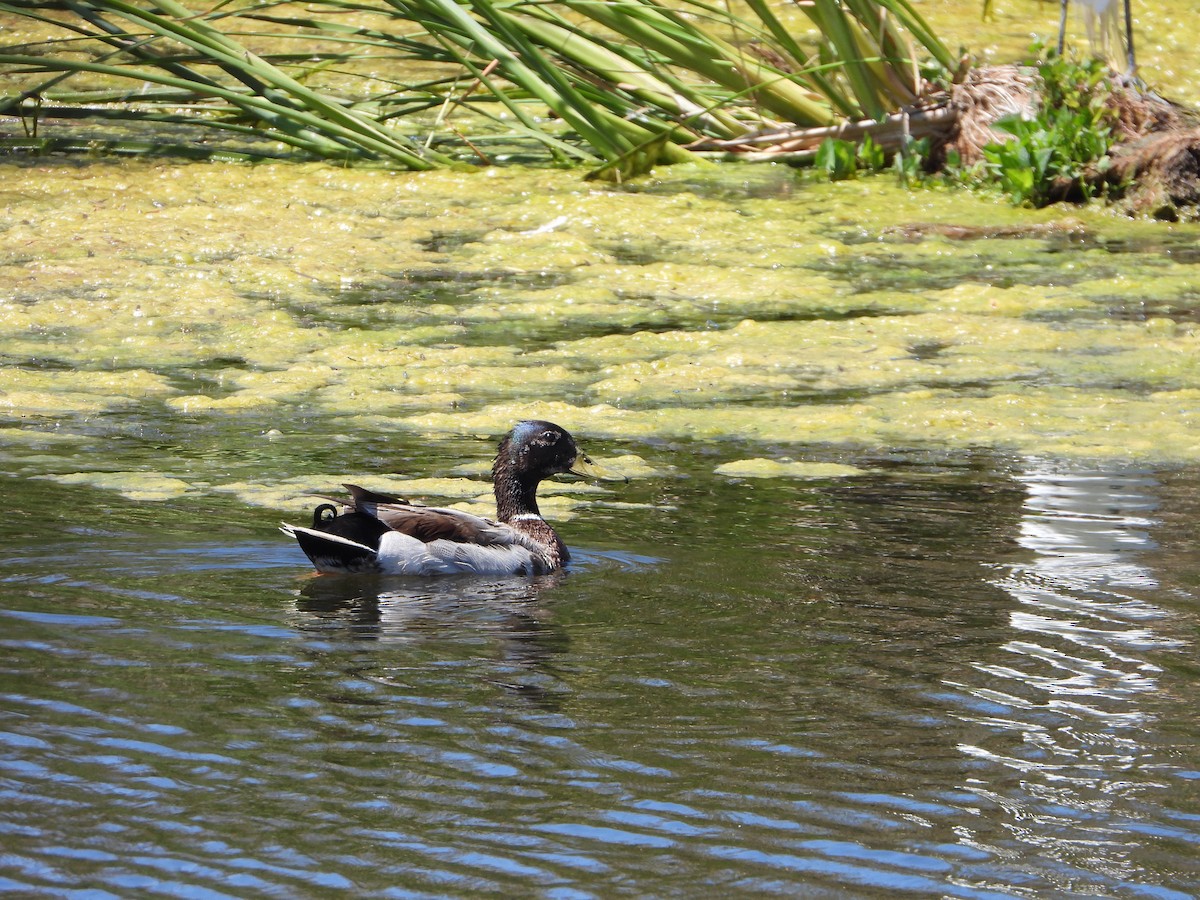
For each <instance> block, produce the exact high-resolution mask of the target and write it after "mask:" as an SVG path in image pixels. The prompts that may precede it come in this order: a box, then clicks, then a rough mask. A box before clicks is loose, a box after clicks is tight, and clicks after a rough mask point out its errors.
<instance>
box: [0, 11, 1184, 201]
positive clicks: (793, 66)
mask: <svg viewBox="0 0 1200 900" xmlns="http://www.w3.org/2000/svg"><path fill="white" fill-rule="evenodd" d="M737 10H738V11H737V12H736V13H735V12H734V11H733V8H732V7H729V6H713V5H709V4H707V3H705V2H701V0H675V2H673V3H671V4H670V5H668V4H665V3H662V2H660V0H601V2H592V0H556V2H553V3H534V2H528V0H502V2H497V0H470V2H468V3H459V2H455V0H363V2H348V0H315V2H311V3H306V4H304V5H303V6H301V5H297V4H291V3H276V2H260V3H248V4H241V5H236V6H234V5H224V4H221V5H217V6H215V7H214V8H212V9H210V10H208V11H206V12H201V11H197V10H195V9H192V8H190V7H185V6H184V5H182V4H181V3H178V2H176V0H154V2H153V4H145V5H138V4H134V3H130V2H127V0H71V2H59V0H16V2H12V0H10V2H7V3H0V16H4V17H6V18H8V19H10V20H13V21H19V22H22V23H24V24H26V25H28V26H29V27H28V29H26V30H25V31H22V32H21V34H20V36H19V38H18V40H17V41H15V42H14V41H9V42H6V44H5V45H4V46H0V126H3V123H4V122H5V121H7V126H3V127H4V130H3V132H0V153H6V154H8V155H10V156H11V157H18V158H19V157H27V156H36V155H39V154H49V153H71V152H76V153H79V152H87V153H98V154H132V155H149V154H166V155H181V156H192V157H199V158H217V159H242V160H251V161H253V160H260V159H279V158H299V159H324V160H329V161H331V162H336V163H340V164H355V163H358V164H363V163H373V164H384V165H388V166H395V167H402V168H408V169H414V170H424V169H432V168H440V167H446V166H478V165H480V164H485V165H488V164H495V163H502V162H509V161H515V162H530V163H542V164H545V163H546V162H549V163H552V164H557V165H573V166H579V167H581V168H582V169H583V170H584V171H585V172H586V177H589V178H599V179H605V180H611V181H622V180H626V179H629V178H633V177H636V176H637V175H639V174H642V173H644V172H646V171H649V170H650V169H652V168H653V167H654V166H657V165H664V164H671V163H676V162H684V161H692V160H698V159H707V160H713V159H715V160H772V161H779V162H787V163H789V164H793V165H803V166H811V167H813V168H815V169H816V170H817V171H818V172H822V173H824V174H826V175H827V176H828V177H830V178H834V179H839V178H847V177H854V176H855V175H856V174H857V173H858V172H862V171H867V172H870V171H880V170H885V169H894V170H895V171H896V172H897V173H898V174H899V176H900V177H901V178H902V179H903V180H904V181H905V182H914V181H923V180H927V179H936V180H939V181H943V182H951V183H956V184H966V185H969V186H972V187H982V188H985V189H999V190H1001V191H1003V192H1004V193H1005V194H1007V195H1008V196H1009V197H1010V198H1012V200H1013V201H1014V202H1016V203H1019V204H1022V205H1028V206H1043V205H1047V204H1049V203H1054V202H1058V201H1064V200H1066V201H1083V200H1087V199H1090V198H1093V197H1102V198H1105V199H1107V200H1110V201H1114V202H1117V203H1118V204H1120V206H1121V207H1122V208H1123V209H1125V210H1127V211H1129V212H1131V213H1135V214H1140V215H1149V216H1154V217H1157V218H1161V219H1168V220H1175V219H1179V218H1196V217H1197V216H1198V215H1200V118H1198V117H1197V115H1196V114H1195V113H1194V112H1193V111H1190V110H1188V109H1186V108H1185V107H1183V106H1181V105H1178V104H1175V103H1171V102H1169V101H1167V100H1164V99H1163V98H1161V97H1159V96H1157V95H1156V94H1155V93H1153V92H1152V91H1150V90H1148V89H1146V88H1145V87H1144V86H1143V85H1142V84H1141V83H1140V82H1139V81H1138V80H1137V79H1136V78H1134V77H1132V76H1122V75H1119V74H1117V73H1116V72H1114V71H1113V70H1111V69H1110V68H1108V66H1107V65H1106V64H1105V63H1103V62H1101V61H1100V60H1097V59H1084V58H1076V57H1074V56H1073V55H1071V54H1069V53H1063V52H1062V51H1061V50H1054V49H1047V48H1044V47H1040V46H1037V45H1035V46H1034V47H1033V48H1032V49H1031V54H1030V56H1029V58H1027V59H1025V60H1024V61H1022V62H1020V63H1013V64H1002V65H977V64H975V63H974V62H973V61H972V58H971V57H970V56H969V55H967V54H965V53H963V54H958V55H956V54H954V53H951V51H950V50H949V49H948V48H947V46H946V44H945V43H943V41H942V40H941V39H939V37H938V36H937V35H936V34H935V33H934V32H933V30H932V29H931V28H930V27H929V25H928V24H927V23H926V22H925V20H924V19H923V18H922V17H921V15H920V14H919V13H918V12H917V10H916V9H915V8H914V7H913V6H911V5H910V4H909V3H908V2H907V0H811V2H805V3H802V4H796V5H795V6H793V7H788V10H787V11H788V13H789V15H790V16H791V18H788V19H787V20H786V21H785V20H784V19H783V18H781V13H780V9H779V8H778V7H776V6H772V5H768V4H767V3H765V2H764V0H746V2H745V3H743V4H742V5H741V6H739V7H738V8H737ZM27 38H32V39H27ZM84 123H86V124H89V125H91V126H93V127H94V126H95V125H96V124H97V123H99V124H100V125H102V126H103V127H104V128H105V129H108V132H107V134H108V136H106V137H101V138H98V137H97V135H96V133H95V131H94V130H89V129H87V128H84V127H83V124H84Z"/></svg>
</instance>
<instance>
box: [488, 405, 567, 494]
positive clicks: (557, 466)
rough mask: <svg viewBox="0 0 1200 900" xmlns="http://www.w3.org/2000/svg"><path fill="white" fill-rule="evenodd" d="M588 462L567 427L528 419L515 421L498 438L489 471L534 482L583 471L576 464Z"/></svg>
mask: <svg viewBox="0 0 1200 900" xmlns="http://www.w3.org/2000/svg"><path fill="white" fill-rule="evenodd" d="M590 465H591V460H589V459H588V458H587V456H585V455H584V454H582V453H580V452H579V448H578V447H576V446H575V439H574V438H572V437H571V434H570V432H568V431H567V429H565V428H562V427H560V426H558V425H555V424H554V423H553V422H543V421H540V420H528V421H525V422H518V423H517V424H516V426H515V427H514V428H513V430H512V431H510V432H509V433H508V434H507V435H505V436H504V439H503V440H502V441H500V447H499V449H498V450H497V451H496V462H495V464H494V465H493V466H492V475H493V477H495V478H501V477H503V478H515V479H516V480H518V481H522V482H525V483H533V484H536V483H537V482H539V481H541V480H542V479H543V478H549V477H550V476H551V475H559V474H561V473H563V472H574V473H575V474H577V475H584V474H587V473H586V472H585V471H580V467H583V468H586V467H587V466H590Z"/></svg>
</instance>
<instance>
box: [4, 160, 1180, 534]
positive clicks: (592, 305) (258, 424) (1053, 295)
mask: <svg viewBox="0 0 1200 900" xmlns="http://www.w3.org/2000/svg"><path fill="white" fill-rule="evenodd" d="M731 172H736V173H737V174H736V177H735V176H734V175H733V174H731ZM5 183H6V185H7V186H8V196H9V198H10V200H11V203H10V205H9V207H8V208H7V209H6V210H5V213H4V219H3V223H4V226H5V227H4V228H3V229H0V274H2V275H3V276H4V278H5V281H6V284H7V285H8V286H9V290H8V292H7V293H6V294H5V296H3V297H0V341H2V344H0V348H2V350H3V354H4V357H5V362H6V366H5V368H4V371H3V372H2V373H0V413H2V414H3V416H4V418H5V421H3V422H0V428H3V427H6V426H8V427H17V426H20V427H21V428H22V429H29V428H32V429H34V430H38V431H42V432H45V433H47V434H51V433H54V434H74V435H77V436H79V437H80V440H81V444H80V446H81V448H86V452H89V453H94V452H98V453H102V454H104V455H105V462H106V463H107V464H108V466H109V467H110V468H112V469H114V470H116V471H119V472H134V471H141V470H143V469H145V468H147V467H148V459H147V456H148V455H152V454H153V453H155V452H158V453H160V455H162V454H166V453H167V452H170V453H171V454H173V455H176V456H178V455H180V454H181V455H182V456H183V457H184V458H185V459H186V460H187V469H186V471H187V472H188V475H187V477H186V485H185V486H181V485H173V484H172V483H170V482H169V481H168V482H164V483H163V484H162V485H161V486H160V488H159V489H153V490H152V489H149V488H146V489H144V495H155V496H160V497H166V496H168V495H170V493H171V491H181V490H182V491H188V492H190V493H192V494H195V493H198V492H205V493H209V492H211V493H217V494H221V493H228V494H233V495H236V496H237V497H239V498H240V499H241V500H242V501H243V502H247V503H252V504H258V505H270V506H287V507H288V508H295V505H296V504H298V503H303V504H304V505H307V504H309V503H310V502H311V496H310V495H311V494H313V493H321V492H328V491H330V490H331V489H333V488H336V486H337V485H338V484H340V480H348V479H352V478H353V479H357V480H367V481H370V483H371V484H370V486H372V487H375V488H376V489H380V490H387V489H389V484H391V482H387V481H385V482H384V483H382V484H381V483H377V482H376V481H375V480H374V479H373V478H369V477H366V476H364V475H363V474H362V472H367V473H369V472H372V471H379V470H387V469H388V468H389V467H390V466H391V465H392V463H391V461H390V460H389V459H388V457H387V449H386V448H387V447H388V446H389V445H390V444H391V443H392V442H393V440H394V438H395V437H396V436H399V440H400V441H401V442H402V443H406V445H408V446H421V445H428V446H430V447H435V448H436V447H440V446H442V445H445V446H447V447H451V448H452V450H450V451H448V452H449V453H452V455H450V456H448V462H447V463H446V464H445V465H441V466H439V465H438V463H437V462H436V459H434V460H431V461H429V462H426V463H423V464H422V466H423V467H422V468H421V470H420V471H414V472H411V473H409V474H413V475H431V476H432V475H436V476H444V475H447V474H456V473H455V472H454V471H452V470H454V467H455V466H456V465H457V463H458V462H459V460H461V459H462V458H463V457H462V455H461V454H462V452H463V449H464V445H463V439H464V438H465V439H468V440H469V442H471V443H470V445H469V447H467V449H468V450H469V451H470V453H471V454H472V455H478V450H479V449H480V448H481V447H483V448H488V447H489V445H490V446H494V442H495V441H496V440H497V439H498V438H499V436H500V435H502V434H504V433H505V432H506V431H507V430H508V429H509V428H510V427H511V426H512V424H513V422H514V421H517V420H519V419H523V418H530V417H539V418H546V419H550V420H551V421H555V422H558V423H560V424H562V425H563V426H564V427H566V428H569V429H571V430H572V432H574V433H575V434H576V435H577V436H578V437H579V438H580V440H581V442H582V444H583V445H584V446H585V447H586V448H589V452H595V450H596V449H597V448H598V446H602V445H601V443H600V442H605V443H607V442H634V443H637V442H642V441H646V442H663V441H697V442H703V443H705V444H708V445H717V444H724V445H727V446H729V447H732V446H734V445H735V444H736V445H737V446H738V447H739V448H744V447H745V446H746V445H747V444H751V445H753V444H755V443H761V444H765V445H769V446H770V450H769V452H766V451H765V450H763V451H759V450H749V452H747V450H745V449H739V451H738V454H739V455H741V456H742V457H744V458H765V457H767V456H770V457H772V458H779V457H780V456H790V457H792V458H793V459H796V460H799V459H801V458H802V454H800V453H798V452H797V451H796V450H793V449H790V448H793V447H796V448H802V447H804V446H805V445H825V446H829V447H837V448H844V449H845V452H846V453H849V454H854V453H858V452H866V453H876V452H891V451H893V450H905V449H937V450H940V451H946V452H958V451H963V450H972V449H976V448H979V449H986V450H994V451H1003V452H1013V453H1019V454H1040V455H1056V456H1065V457H1080V456H1096V455H1099V456H1104V457H1120V458H1125V459H1131V458H1132V459H1139V460H1155V461H1162V462H1185V461H1194V460H1196V459H1197V458H1200V440H1198V439H1197V437H1198V435H1200V423H1198V422H1197V415H1198V412H1197V411H1198V410H1200V400H1198V396H1200V394H1198V392H1200V368H1198V362H1197V361H1198V359H1200V354H1198V351H1200V346H1198V344H1200V334H1198V329H1200V315H1198V314H1197V310H1198V309H1200V290H1198V289H1197V288H1196V284H1197V283H1200V281H1198V280H1197V278H1196V273H1195V269H1196V264H1195V260H1196V259H1197V258H1200V254H1197V253H1196V252H1195V250H1196V248H1197V246H1200V231H1198V230H1197V229H1196V227H1195V226H1186V225H1176V226H1164V225H1161V224H1154V223H1143V222H1126V221H1119V220H1115V219H1110V218H1108V217H1106V216H1103V215H1099V214H1095V213H1093V212H1091V211H1089V210H1071V211H1070V214H1069V216H1067V215H1064V214H1063V213H1062V211H1059V210H1053V209H1050V210H1040V211H1036V212H1030V211H1024V210H1017V209H1014V208H1012V207H1011V206H1008V205H1006V204H1003V203H995V202H992V201H990V200H986V199H981V198H979V197H974V196H970V195H967V194H961V193H957V194H950V193H941V192H932V191H927V192H920V191H911V192H910V191H903V190H900V189H898V188H896V187H894V186H893V185H892V184H891V183H890V182H888V181H886V180H880V179H873V180H863V181H860V182H854V183H839V184H808V183H804V182H800V181H797V180H796V178H795V176H794V174H793V173H791V172H790V171H788V170H786V169H783V168H775V167H755V168H748V167H738V168H737V169H736V170H731V169H718V170H715V171H714V170H713V169H704V168H699V167H697V168H687V167H672V168H671V169H665V170H662V171H661V172H660V173H656V174H655V176H654V177H653V178H650V179H646V180H644V181H643V182H641V183H639V184H638V185H635V186H633V187H630V188H623V189H614V188H611V187H604V186H597V185H585V184H583V183H581V182H580V181H579V180H578V179H577V178H576V177H575V176H574V174H573V173H564V172H559V171H530V170H521V169H507V170H493V171H491V172H484V173H479V174H476V175H470V174H463V173H459V172H453V173H450V172H432V173H394V172H381V171H366V170H363V171H358V170H333V169H330V168H327V167H321V166H259V167H254V168H243V167H221V166H199V165H167V164H147V163H122V164H120V165H114V164H107V163H102V164H71V165H68V164H51V165H45V166H41V167H39V168H37V169H35V168H32V167H20V166H9V167H7V168H6V182H5ZM264 220H269V221H271V222H272V227H271V228H269V229H263V228H262V227H261V223H262V221H264ZM913 223H922V224H921V226H920V227H919V228H918V227H915V226H913ZM988 235H992V236H994V237H988ZM142 429H146V430H147V431H148V432H150V433H161V434H163V435H166V436H167V438H166V443H167V444H168V445H170V446H171V447H172V448H173V449H171V450H170V451H165V450H157V451H156V450H155V446H154V443H153V442H152V441H151V442H149V443H147V442H140V441H136V440H132V441H126V442H123V443H122V442H113V441H107V442H100V439H99V438H98V437H97V435H103V434H112V433H116V434H137V433H140V430H142ZM272 430H274V432H276V433H277V434H278V437H277V438H276V439H275V440H273V441H272V442H271V444H272V449H271V450H270V451H269V452H268V451H266V450H264V449H263V447H262V446H261V445H262V442H261V441H259V440H258V437H257V436H258V435H261V434H262V433H265V432H270V431H272ZM199 434H203V435H204V436H205V442H204V445H205V447H206V448H207V449H205V450H203V451H202V450H200V449H196V450H192V449H190V442H192V441H194V440H195V439H196V436H197V435H199ZM476 442H479V443H476ZM228 444H233V445H236V446H242V445H246V446H247V447H249V448H250V449H249V450H248V451H247V455H246V456H245V459H244V460H240V459H239V460H238V461H236V463H232V464H231V463H230V461H229V459H228V457H227V456H223V455H222V452H221V450H222V447H224V446H225V445H228ZM19 446H20V445H19V444H14V443H13V442H9V448H10V449H9V453H10V455H12V454H14V453H18V452H20V451H19ZM14 447H15V448H18V449H13V448H14ZM35 447H36V444H31V445H30V449H34V448H35ZM358 447H361V448H363V449H362V452H361V454H360V459H359V460H356V462H355V465H356V466H358V465H359V463H360V462H361V463H362V465H361V471H360V472H359V473H357V474H356V473H353V472H351V473H347V474H345V475H341V476H331V475H328V474H327V473H329V472H330V471H336V470H337V469H338V468H340V467H341V465H342V463H343V462H345V460H344V459H341V458H339V457H342V456H344V455H345V450H341V449H337V448H347V449H349V448H358ZM375 448H380V449H375ZM622 449H624V448H622ZM81 452H83V451H82V450H81ZM720 452H722V453H729V454H730V455H732V451H729V450H721V451H720ZM483 455H484V456H487V455H489V454H488V453H487V452H484V453H483ZM624 458H625V457H622V456H616V457H614V459H615V460H617V461H620V460H621V459H624ZM26 462H27V463H28V465H27V466H25V467H24V468H23V469H22V470H23V471H30V472H32V473H35V474H36V473H37V472H39V471H40V472H42V473H45V474H50V475H56V476H61V477H79V476H78V470H79V469H80V468H81V466H80V465H78V463H76V464H75V465H71V464H70V460H69V459H65V460H64V459H63V458H56V457H52V456H47V457H42V458H40V461H38V460H36V459H33V458H32V457H28V458H27V459H26ZM719 463H720V460H715V461H714V465H716V464H719ZM160 465H161V467H162V468H163V469H170V466H169V465H168V463H167V462H165V461H164V462H162V463H161V464H160ZM631 465H632V464H631ZM149 467H151V468H152V467H153V464H152V463H150V464H149ZM635 468H636V467H635ZM648 468H649V469H650V470H651V471H657V470H661V469H662V468H663V466H662V464H661V463H660V462H659V461H658V459H657V458H655V459H654V461H653V462H652V463H651V464H649V465H648ZM794 471H799V470H798V469H797V470H794ZM459 472H460V473H466V474H473V475H477V476H479V477H477V478H473V479H467V480H466V483H465V484H461V485H459V486H458V487H454V486H452V485H449V484H447V485H442V486H440V487H439V486H436V485H431V486H430V487H431V488H432V490H431V491H429V492H427V494H425V495H422V494H417V496H422V499H430V500H433V501H435V502H447V501H450V502H460V503H468V504H471V505H472V507H473V508H482V507H485V506H487V505H489V504H490V503H491V497H490V488H489V486H488V484H487V482H486V466H485V470H484V471H471V472H465V470H459ZM626 474H631V473H630V472H627V473H626ZM130 477H131V478H132V476H130ZM162 477H163V478H166V479H170V478H173V477H175V476H173V475H172V474H171V472H170V471H165V472H164V473H163V474H162ZM292 479H295V480H292ZM339 479H340V480H339ZM86 483H89V484H94V485H99V486H104V487H106V488H107V489H111V490H120V491H127V490H134V489H136V488H134V487H133V486H132V482H130V483H125V482H122V481H120V480H119V479H111V478H110V479H107V480H105V479H99V478H95V477H94V478H92V480H91V481H87V482H86ZM411 487H412V485H411V484H409V485H408V488H411ZM408 488H406V487H405V480H404V479H399V478H398V479H397V481H396V483H395V485H394V489H396V490H398V491H400V492H402V493H403V492H404V490H406V489H408ZM551 496H554V495H553V492H552V490H550V489H549V488H548V493H547V498H548V499H549V498H550V497H551ZM557 496H558V497H560V498H562V499H561V500H556V501H554V502H555V503H559V504H561V505H562V507H563V509H564V511H566V512H569V510H567V509H566V507H568V506H570V505H572V504H575V503H585V504H586V503H591V504H596V503H602V502H609V501H608V500H606V499H604V498H605V497H606V496H608V495H605V494H603V493H586V492H572V493H566V492H560V493H558V494H557Z"/></svg>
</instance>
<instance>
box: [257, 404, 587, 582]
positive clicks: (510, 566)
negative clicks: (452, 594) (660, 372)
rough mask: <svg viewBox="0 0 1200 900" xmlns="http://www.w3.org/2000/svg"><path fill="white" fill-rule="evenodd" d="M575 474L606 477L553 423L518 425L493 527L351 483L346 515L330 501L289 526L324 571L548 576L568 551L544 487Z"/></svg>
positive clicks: (505, 455)
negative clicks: (543, 498) (542, 497)
mask: <svg viewBox="0 0 1200 900" xmlns="http://www.w3.org/2000/svg"><path fill="white" fill-rule="evenodd" d="M564 472H570V473H572V474H575V475H584V476H588V477H601V478H603V477H606V473H604V472H603V471H602V470H600V469H599V467H597V466H595V464H594V463H592V461H591V460H590V459H588V458H587V456H586V455H585V454H583V453H581V452H580V451H579V449H578V448H577V447H576V446H575V441H574V439H573V438H572V437H571V435H570V434H569V433H568V432H567V430H566V429H565V428H560V427H559V426H558V425H555V424H554V423H552V422H542V421H524V422H518V423H517V425H516V426H515V427H514V428H513V430H512V431H510V432H509V433H508V434H507V435H506V436H505V437H504V439H503V440H501V441H500V446H499V448H498V449H497V452H496V460H495V462H494V463H493V464H492V487H493V490H494V491H495V494H496V521H493V520H491V519H485V518H483V517H481V516H475V515H472V514H471V513H467V512H462V511H460V510H457V509H440V508H437V507H432V506H423V505H421V504H419V503H414V502H410V501H408V500H405V499H403V498H400V497H394V496H391V495H389V494H379V493H376V492H374V491H368V490H365V489H363V488H361V487H359V486H358V485H353V484H347V485H345V487H346V488H347V489H348V490H349V491H350V500H349V501H348V502H346V503H344V504H342V506H341V508H340V509H339V508H338V507H337V506H334V505H333V504H331V503H323V504H321V505H320V506H318V507H317V508H316V510H315V511H314V512H313V523H312V527H311V528H305V527H302V526H300V525H284V526H282V528H281V530H282V531H283V532H284V534H288V535H291V536H292V537H294V538H295V539H296V540H297V541H298V542H299V544H300V549H301V550H303V551H304V552H305V554H306V555H307V556H308V558H309V559H310V560H312V564H313V565H314V566H316V568H317V571H318V572H329V573H333V572H338V573H359V572H378V573H382V574H387V575H452V574H460V573H472V574H476V575H541V574H544V573H546V572H551V571H553V570H555V569H558V568H560V567H561V566H563V565H564V564H565V563H566V562H567V561H568V560H569V559H570V553H569V551H568V550H567V547H566V545H565V544H564V543H563V542H562V539H561V538H560V537H559V536H558V534H557V533H556V532H555V530H554V529H553V528H552V527H551V526H550V523H549V522H547V521H546V520H545V519H543V518H542V514H541V513H540V512H539V511H538V505H537V488H538V484H539V483H540V482H541V481H542V480H543V479H545V478H549V477H550V476H551V475H558V474H561V473H564Z"/></svg>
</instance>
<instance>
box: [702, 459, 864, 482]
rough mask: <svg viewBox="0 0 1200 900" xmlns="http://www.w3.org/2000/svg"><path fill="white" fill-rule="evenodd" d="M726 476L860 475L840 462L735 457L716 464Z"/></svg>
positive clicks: (815, 476) (822, 476)
mask: <svg viewBox="0 0 1200 900" xmlns="http://www.w3.org/2000/svg"><path fill="white" fill-rule="evenodd" d="M715 471H716V473H717V474H718V475H724V476H725V477H726V478H847V477H849V476H851V475H862V474H863V470H862V469H860V468H858V467H857V466H847V465H843V464H841V463H825V462H806V461H804V460H796V459H762V458H760V457H755V458H754V459H735V460H733V461H732V462H727V463H722V464H721V465H719V466H717V468H716V470H715Z"/></svg>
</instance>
